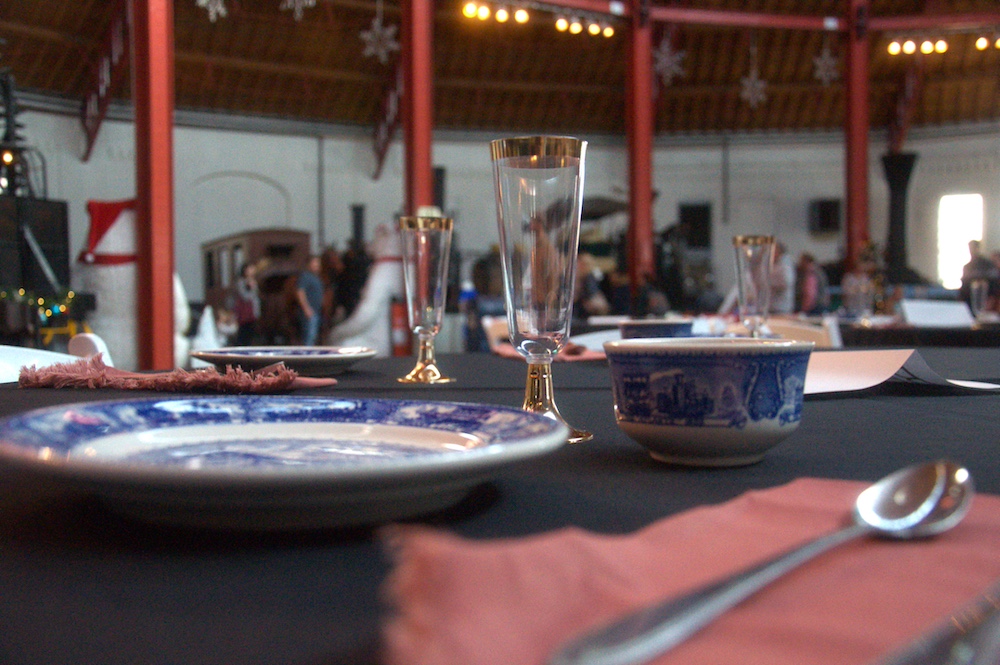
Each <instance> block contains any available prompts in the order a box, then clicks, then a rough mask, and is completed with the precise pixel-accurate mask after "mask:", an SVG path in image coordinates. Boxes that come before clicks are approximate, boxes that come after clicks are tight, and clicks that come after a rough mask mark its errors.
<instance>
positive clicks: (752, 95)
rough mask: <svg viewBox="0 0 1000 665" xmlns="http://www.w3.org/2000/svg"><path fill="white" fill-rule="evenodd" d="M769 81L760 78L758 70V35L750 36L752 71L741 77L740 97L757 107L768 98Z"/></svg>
mask: <svg viewBox="0 0 1000 665" xmlns="http://www.w3.org/2000/svg"><path fill="white" fill-rule="evenodd" d="M766 90H767V81H765V80H763V79H762V78H760V72H758V70H757V35H753V36H752V37H751V38H750V73H749V74H748V75H747V76H744V77H743V78H742V79H740V98H742V99H743V101H745V102H746V103H747V104H749V105H750V108H754V109H755V108H757V107H758V106H760V105H761V104H762V103H763V102H764V100H766V99H767V92H766Z"/></svg>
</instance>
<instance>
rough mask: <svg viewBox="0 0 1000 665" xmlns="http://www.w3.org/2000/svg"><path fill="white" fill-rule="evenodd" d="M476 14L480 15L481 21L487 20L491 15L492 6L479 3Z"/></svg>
mask: <svg viewBox="0 0 1000 665" xmlns="http://www.w3.org/2000/svg"><path fill="white" fill-rule="evenodd" d="M476 16H477V17H479V20H480V21H485V20H486V19H488V18H489V17H490V8H489V7H487V6H486V5H479V9H477V10H476Z"/></svg>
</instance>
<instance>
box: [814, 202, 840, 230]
mask: <svg viewBox="0 0 1000 665" xmlns="http://www.w3.org/2000/svg"><path fill="white" fill-rule="evenodd" d="M840 217H841V211H840V199H813V200H812V201H810V202H809V233H812V234H814V235H825V234H830V233H839V232H840Z"/></svg>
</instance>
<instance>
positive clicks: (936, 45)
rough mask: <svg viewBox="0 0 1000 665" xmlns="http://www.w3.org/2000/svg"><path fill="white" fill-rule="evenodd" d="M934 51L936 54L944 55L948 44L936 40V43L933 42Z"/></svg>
mask: <svg viewBox="0 0 1000 665" xmlns="http://www.w3.org/2000/svg"><path fill="white" fill-rule="evenodd" d="M934 50H935V51H937V52H938V53H944V52H945V51H947V50H948V42H946V41H945V40H943V39H939V40H937V41H936V42H934Z"/></svg>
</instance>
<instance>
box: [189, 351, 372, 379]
mask: <svg viewBox="0 0 1000 665" xmlns="http://www.w3.org/2000/svg"><path fill="white" fill-rule="evenodd" d="M191 356H192V357H193V358H197V359H199V360H204V361H205V362H207V363H211V364H213V365H215V366H216V367H218V368H219V369H225V367H226V365H232V366H233V367H236V366H239V367H242V368H243V369H244V370H247V371H250V370H255V369H260V368H262V367H267V366H268V365H271V364H274V363H277V362H283V363H285V366H286V367H289V368H291V369H294V370H295V371H296V372H298V373H299V374H301V375H302V376H330V375H331V374H339V373H340V372H343V371H344V370H346V369H347V368H348V367H350V366H351V365H353V364H354V363H356V362H358V361H359V360H365V359H367V358H373V357H374V356H375V349H372V348H369V347H367V346H230V347H225V348H222V349H210V350H204V351H192V352H191Z"/></svg>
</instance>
